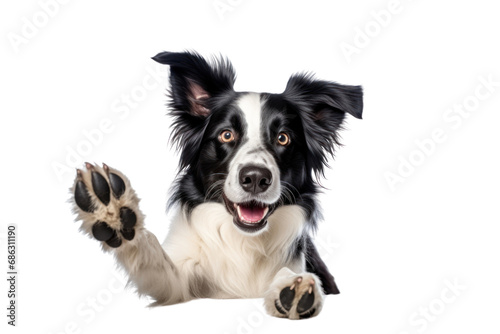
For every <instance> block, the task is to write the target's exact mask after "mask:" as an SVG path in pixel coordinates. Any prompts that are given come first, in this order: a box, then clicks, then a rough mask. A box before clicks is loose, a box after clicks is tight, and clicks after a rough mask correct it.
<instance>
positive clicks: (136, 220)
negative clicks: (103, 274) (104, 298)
mask: <svg viewBox="0 0 500 334" xmlns="http://www.w3.org/2000/svg"><path fill="white" fill-rule="evenodd" d="M72 192H73V194H74V204H75V206H74V211H75V213H76V214H77V220H81V221H82V225H81V228H80V229H81V230H82V231H83V232H84V233H86V234H88V235H89V236H92V237H94V238H95V239H97V240H99V241H100V242H101V245H102V248H103V250H104V251H106V252H112V253H113V254H114V255H115V257H116V259H117V261H118V263H119V264H120V265H121V266H122V267H123V268H124V269H125V271H126V272H127V273H128V274H129V277H130V281H131V282H133V283H134V285H135V286H136V287H137V292H138V293H139V294H140V295H148V296H150V297H152V298H153V299H154V300H155V303H154V304H156V305H164V304H174V303H178V302H182V301H185V300H187V299H189V293H188V289H187V287H185V286H184V284H182V282H184V281H185V280H183V279H181V278H180V277H179V272H178V270H177V269H176V268H175V266H174V264H173V263H172V261H171V259H170V258H169V257H168V255H167V254H166V253H165V251H164V250H163V248H162V247H161V245H160V243H159V242H158V240H157V239H156V237H155V236H154V235H153V234H152V233H151V232H149V231H148V230H147V229H146V228H145V227H144V215H143V214H142V212H141V211H140V210H139V199H138V197H137V195H136V194H135V191H134V190H133V189H132V187H131V185H130V182H129V180H128V179H127V177H125V175H123V174H122V173H121V172H119V171H117V170H115V169H113V168H110V167H108V166H107V165H103V167H102V168H101V167H99V166H94V165H91V164H89V163H87V164H86V170H78V172H77V177H76V180H75V183H74V186H73V189H72Z"/></svg>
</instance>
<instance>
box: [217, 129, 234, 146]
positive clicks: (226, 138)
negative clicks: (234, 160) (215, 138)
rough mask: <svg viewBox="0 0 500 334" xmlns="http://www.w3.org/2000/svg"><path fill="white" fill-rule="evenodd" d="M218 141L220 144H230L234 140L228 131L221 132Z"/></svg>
mask: <svg viewBox="0 0 500 334" xmlns="http://www.w3.org/2000/svg"><path fill="white" fill-rule="evenodd" d="M219 140H220V142H221V143H230V142H232V141H233V140H234V134H233V133H232V132H231V131H229V130H225V131H222V132H221V134H220V135H219Z"/></svg>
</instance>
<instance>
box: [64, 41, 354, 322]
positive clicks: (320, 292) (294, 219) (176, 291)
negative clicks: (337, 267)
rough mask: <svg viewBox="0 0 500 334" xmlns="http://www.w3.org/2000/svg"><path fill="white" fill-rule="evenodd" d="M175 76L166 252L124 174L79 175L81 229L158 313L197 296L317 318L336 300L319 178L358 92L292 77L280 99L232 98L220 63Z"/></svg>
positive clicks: (94, 168)
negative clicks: (319, 234) (173, 170)
mask: <svg viewBox="0 0 500 334" xmlns="http://www.w3.org/2000/svg"><path fill="white" fill-rule="evenodd" d="M152 59H153V60H155V61H157V62H159V63H161V64H165V65H169V66H170V75H169V80H170V85H171V88H170V90H169V92H168V95H169V100H170V105H169V106H170V108H171V116H172V117H173V124H172V138H171V139H172V142H173V144H174V145H176V147H177V148H178V150H179V152H180V162H179V174H178V176H177V178H176V181H175V183H174V185H173V187H172V194H171V198H170V202H169V207H170V208H174V209H175V210H176V212H177V213H176V217H175V218H174V220H173V221H172V223H171V227H170V231H169V233H168V236H167V238H166V240H165V241H164V243H163V244H160V243H159V242H158V240H157V238H156V237H155V236H154V235H153V234H152V233H151V232H149V231H148V230H147V229H146V228H145V226H144V215H143V214H142V212H141V210H140V209H139V198H138V196H137V195H136V193H135V191H134V190H133V188H132V186H131V183H130V181H129V179H128V178H127V177H126V176H125V175H124V174H123V173H122V172H120V171H118V170H117V169H114V168H112V167H110V166H108V165H106V164H103V165H102V166H98V165H93V164H90V163H86V164H85V165H86V166H85V168H82V169H79V170H77V176H76V179H75V182H74V185H73V187H72V188H71V191H72V194H73V197H72V198H73V203H74V212H75V213H76V217H77V221H81V222H82V224H81V227H80V229H81V230H82V231H83V232H84V233H86V234H87V235H89V236H90V237H92V238H94V239H97V240H98V241H100V243H101V245H102V248H103V250H104V251H106V252H111V253H113V254H114V256H115V257H116V260H117V262H118V264H119V265H120V266H121V267H122V268H123V269H124V270H125V271H126V272H127V274H128V275H129V280H130V282H131V283H133V285H134V286H135V287H136V288H137V292H138V294H139V295H146V296H149V297H151V298H152V300H153V303H152V305H170V304H175V303H181V302H186V301H189V300H192V299H196V298H257V297H259V298H261V297H263V298H264V307H265V309H266V311H267V313H268V314H270V315H272V316H275V317H281V318H289V319H305V318H310V317H314V316H316V315H318V314H319V313H320V311H321V308H322V306H323V302H324V299H325V295H328V294H338V293H339V290H338V288H337V285H336V283H335V280H334V278H333V276H332V275H331V274H330V272H329V271H328V268H327V267H326V265H325V263H324V262H323V261H322V260H321V258H320V256H319V254H318V251H317V249H316V247H315V246H314V243H313V240H312V235H313V233H314V232H315V231H316V229H317V222H318V220H319V219H320V217H321V214H320V208H319V205H318V203H317V200H316V197H317V194H318V192H319V191H320V189H321V187H320V186H319V181H318V180H319V178H321V177H322V176H323V174H324V170H325V168H326V167H327V166H328V165H327V161H328V158H329V156H330V155H333V154H334V151H335V148H336V146H338V145H340V142H339V135H338V132H339V130H341V128H342V124H343V122H344V119H345V117H346V114H350V115H352V116H353V117H355V118H358V119H361V117H362V111H363V92H362V88H361V86H348V85H341V84H338V83H334V82H329V81H322V80H318V79H315V78H314V77H313V76H312V75H311V74H307V73H302V74H295V75H292V76H291V77H290V79H289V80H288V83H287V85H286V88H285V90H284V91H283V93H281V94H270V93H253V92H236V91H234V89H233V84H234V81H235V72H234V70H233V67H232V65H231V63H230V62H229V61H228V60H227V59H225V58H221V57H220V58H214V59H211V60H207V59H205V58H203V57H202V56H201V55H199V54H198V53H195V52H191V51H186V52H178V53H176V52H162V53H159V54H158V55H156V56H155V57H153V58H152Z"/></svg>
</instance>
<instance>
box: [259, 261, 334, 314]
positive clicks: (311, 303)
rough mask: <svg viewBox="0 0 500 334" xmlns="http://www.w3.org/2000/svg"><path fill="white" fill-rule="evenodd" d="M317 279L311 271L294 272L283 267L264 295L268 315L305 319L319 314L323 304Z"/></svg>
mask: <svg viewBox="0 0 500 334" xmlns="http://www.w3.org/2000/svg"><path fill="white" fill-rule="evenodd" d="M323 299H324V296H323V292H322V290H321V285H320V283H319V279H318V278H317V277H316V275H314V274H311V273H301V274H295V273H293V272H292V271H291V270H289V269H288V268H283V269H282V270H281V271H280V272H279V273H278V274H277V275H276V277H275V279H274V281H273V283H272V285H271V288H270V289H269V290H268V291H267V293H266V295H265V300H264V303H265V307H266V310H267V312H268V313H269V314H270V315H273V316H275V317H280V318H289V319H306V318H311V317H314V316H316V315H318V314H319V312H320V311H321V308H322V306H323Z"/></svg>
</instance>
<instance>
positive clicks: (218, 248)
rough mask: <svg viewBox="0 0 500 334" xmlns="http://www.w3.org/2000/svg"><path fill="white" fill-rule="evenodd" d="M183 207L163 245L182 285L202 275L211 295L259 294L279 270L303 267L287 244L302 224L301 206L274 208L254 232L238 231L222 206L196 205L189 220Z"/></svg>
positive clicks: (255, 295) (294, 269)
mask: <svg viewBox="0 0 500 334" xmlns="http://www.w3.org/2000/svg"><path fill="white" fill-rule="evenodd" d="M181 211H182V212H180V213H179V214H178V215H177V218H176V219H175V220H174V221H173V222H172V225H171V229H170V232H169V234H168V236H167V238H166V240H165V242H164V244H163V248H164V249H165V250H166V252H167V254H168V255H169V257H170V258H171V259H172V261H173V262H174V264H175V265H176V267H177V268H178V270H179V274H180V277H181V279H182V280H184V281H185V282H184V283H182V284H189V283H188V282H189V280H191V279H196V278H198V279H202V280H204V281H205V284H208V285H210V287H211V288H212V289H211V294H210V296H209V297H213V298H234V297H247V298H248V297H250V298H252V297H262V296H263V294H264V292H265V291H266V289H267V288H268V287H269V284H270V282H271V281H272V278H273V277H274V275H275V274H276V273H277V272H278V271H279V270H280V269H281V268H283V267H288V268H290V269H291V270H293V271H296V272H301V271H303V270H304V269H305V263H304V259H303V257H300V258H298V259H297V258H296V259H290V257H289V252H290V247H291V245H292V244H293V242H294V241H295V240H296V239H297V238H298V237H299V236H300V235H301V234H302V232H303V229H304V226H305V224H304V221H305V216H304V211H303V209H302V208H301V207H299V206H296V205H290V206H283V207H280V208H278V209H277V210H276V211H275V212H274V213H273V214H272V215H271V216H270V217H269V219H268V225H267V227H266V230H265V231H264V232H263V233H260V234H259V235H256V236H254V235H249V234H245V233H243V232H241V231H240V230H238V228H237V227H236V226H235V225H234V224H233V217H232V216H231V215H229V214H228V213H227V211H226V209H225V207H224V205H222V204H218V203H205V204H202V205H199V206H197V207H196V208H195V209H194V211H193V212H192V214H191V216H190V218H189V221H188V218H187V217H186V215H185V213H184V212H183V210H181Z"/></svg>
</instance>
